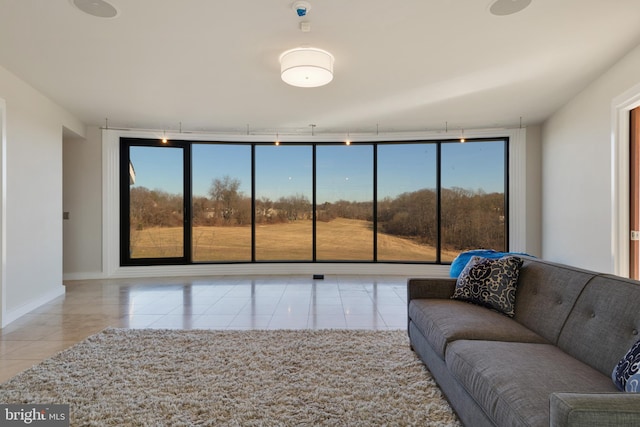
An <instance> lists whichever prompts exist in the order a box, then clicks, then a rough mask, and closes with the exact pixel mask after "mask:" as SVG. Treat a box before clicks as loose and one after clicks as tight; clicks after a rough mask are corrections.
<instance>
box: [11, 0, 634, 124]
mask: <svg viewBox="0 0 640 427" xmlns="http://www.w3.org/2000/svg"><path fill="white" fill-rule="evenodd" d="M109 1H110V3H111V4H112V5H113V6H115V7H116V8H117V9H118V11H119V15H118V16H117V17H116V18H113V19H102V18H96V17H93V16H89V15H87V14H84V13H82V12H80V11H79V10H78V9H76V8H75V7H74V6H73V5H72V2H71V1H70V0H0V65H1V66H3V67H5V68H6V69H8V70H9V71H11V72H13V73H14V74H16V75H17V76H19V77H20V78H22V79H23V80H25V81H26V82H28V83H29V84H31V85H32V86H34V87H35V88H37V89H38V90H40V91H41V92H43V93H44V94H46V95H47V96H49V97H50V98H51V99H53V100H54V101H55V102H57V103H58V104H59V105H61V106H63V107H65V108H66V109H68V110H69V111H70V112H71V113H73V114H74V115H76V116H77V117H78V118H80V119H81V120H82V121H84V122H85V123H86V124H89V125H98V126H102V125H104V124H105V118H108V120H109V121H108V123H109V126H110V127H133V128H149V129H178V127H179V126H180V123H181V124H182V128H183V130H193V131H220V132H236V131H238V132H240V131H245V130H246V129H247V126H249V128H250V130H251V131H261V132H280V133H281V134H286V133H288V132H292V133H296V132H306V131H308V130H309V124H315V125H316V126H317V127H316V132H354V133H355V132H369V131H372V130H376V128H378V129H379V130H380V131H381V132H385V131H418V130H440V129H443V128H444V127H445V124H446V125H447V126H448V127H449V128H450V129H454V128H465V129H472V128H475V129H478V128H492V127H513V126H517V125H518V124H519V122H520V118H521V117H522V122H523V124H525V125H526V124H533V123H540V122H542V121H543V120H544V119H546V118H547V117H549V115H550V114H552V113H553V112H554V111H555V110H557V109H558V108H559V107H560V106H562V105H563V104H564V103H566V102H567V101H568V100H570V99H571V98H572V97H574V96H575V95H576V94H577V93H578V92H579V91H580V90H582V89H583V88H584V87H585V85H586V84H588V83H589V82H590V81H592V80H593V79H594V78H595V77H597V76H598V75H599V74H601V73H602V72H603V71H605V70H606V69H607V68H608V67H610V66H611V65H612V64H613V63H614V62H615V61H617V60H618V59H620V58H621V57H622V56H623V55H624V54H625V53H626V52H628V51H629V50H630V49H631V48H633V47H634V46H636V45H637V44H638V43H640V25H639V22H640V21H639V18H640V1H638V0H533V1H532V3H531V5H530V6H529V7H528V8H526V9H524V10H523V11H521V12H519V13H517V14H514V15H510V16H495V15H492V14H491V13H490V12H489V7H490V6H491V4H492V3H493V0H402V1H400V0H310V2H311V5H312V9H311V10H310V12H309V13H308V15H307V16H306V17H305V18H304V20H306V21H308V22H310V23H311V32H310V33H303V32H301V31H300V29H299V23H300V21H302V20H303V18H299V17H298V16H297V15H296V14H295V12H294V11H293V10H292V9H291V6H292V3H293V0H242V1H239V0H179V1H178V0H109ZM301 45H305V46H313V47H318V48H322V49H326V50H328V51H330V52H331V53H333V55H334V56H335V68H334V69H335V78H334V80H333V82H331V83H330V84H329V85H327V86H324V87H320V88H308V89H302V88H295V87H291V86H288V85H286V84H285V83H283V82H282V81H281V80H280V76H279V74H280V68H279V67H280V66H279V62H278V56H279V55H280V53H281V52H283V51H285V50H287V49H290V48H294V47H298V46H301ZM0 96H1V94H0Z"/></svg>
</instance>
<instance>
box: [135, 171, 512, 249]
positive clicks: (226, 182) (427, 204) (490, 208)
mask: <svg viewBox="0 0 640 427" xmlns="http://www.w3.org/2000/svg"><path fill="white" fill-rule="evenodd" d="M208 196H209V197H203V196H194V197H193V198H192V224H193V225H194V226H247V225H250V224H251V217H252V215H251V196H250V195H246V194H244V193H243V192H241V191H240V181H239V180H237V179H235V178H231V177H229V176H225V177H223V178H216V179H214V180H213V181H212V183H211V186H210V188H209V191H208ZM182 205H183V199H182V196H180V195H175V194H169V193H167V192H164V191H160V190H149V189H147V188H145V187H131V189H130V225H131V227H132V228H133V229H138V230H142V229H144V228H147V227H176V226H182V225H183V214H182ZM437 206H438V197H437V192H436V191H435V189H422V190H418V191H413V192H406V193H402V194H400V195H398V196H396V197H393V198H392V197H387V198H384V199H381V200H379V201H378V212H377V214H378V231H379V232H382V233H386V234H390V235H395V236H399V237H403V238H406V239H410V240H412V241H415V242H417V243H420V244H425V245H431V246H435V245H436V243H437V238H438V218H437ZM312 209H313V207H312V203H311V201H310V200H309V199H308V198H307V197H306V196H304V195H301V194H294V195H291V196H287V197H280V198H279V199H277V200H271V199H268V198H264V197H263V198H260V199H256V201H255V222H256V224H279V223H287V222H292V221H301V220H311V219H312V217H313V210H312ZM440 209H441V216H440V228H441V229H442V235H441V242H442V245H443V247H444V248H447V249H456V250H464V249H469V248H492V249H497V250H504V249H505V246H506V243H505V236H506V234H505V229H506V227H505V197H504V194H503V193H485V192H483V191H481V190H475V191H474V190H468V189H462V188H448V189H442V190H441V192H440ZM316 218H317V220H318V221H331V220H333V219H336V218H348V219H357V220H363V221H370V222H373V202H354V201H347V200H338V201H335V202H326V203H322V204H319V205H318V206H317V209H316Z"/></svg>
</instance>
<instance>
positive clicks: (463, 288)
mask: <svg viewBox="0 0 640 427" xmlns="http://www.w3.org/2000/svg"><path fill="white" fill-rule="evenodd" d="M522 263H523V261H522V259H521V258H518V257H516V256H505V257H502V258H499V259H489V258H484V257H479V256H473V257H471V259H470V260H469V262H468V263H467V265H466V266H465V267H464V269H463V270H462V272H461V273H460V276H459V277H458V280H457V282H456V289H455V291H454V293H453V296H452V297H451V298H452V299H457V300H461V301H467V302H471V303H473V304H478V305H482V306H484V307H487V308H491V309H493V310H497V311H499V312H500V313H503V314H506V315H507V316H509V317H513V316H514V315H515V302H516V288H517V286H518V276H519V274H520V267H522Z"/></svg>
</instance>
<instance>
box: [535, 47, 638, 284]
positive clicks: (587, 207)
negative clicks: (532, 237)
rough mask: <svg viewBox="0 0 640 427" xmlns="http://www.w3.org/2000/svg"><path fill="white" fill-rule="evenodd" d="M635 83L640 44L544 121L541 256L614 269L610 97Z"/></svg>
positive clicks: (613, 271)
mask: <svg viewBox="0 0 640 427" xmlns="http://www.w3.org/2000/svg"><path fill="white" fill-rule="evenodd" d="M638 83H640V46H638V47H636V48H635V49H633V50H632V51H631V52H629V53H628V54H627V55H626V56H625V57H624V58H622V59H621V60H620V61H619V62H618V63H617V64H615V65H614V66H613V67H611V68H610V69H609V70H608V71H606V72H605V73H604V74H603V75H602V76H601V77H600V78H598V79H596V80H595V81H594V82H592V83H591V84H590V85H589V86H588V87H587V88H586V89H585V90H583V91H582V92H581V93H580V94H579V95H577V96H576V97H575V98H574V99H573V100H571V102H569V103H568V104H567V105H565V106H564V107H563V108H561V109H560V110H559V111H558V112H557V113H555V114H554V115H553V116H552V117H551V118H550V119H549V120H548V121H547V122H546V123H545V124H544V126H543V132H542V140H543V146H542V153H543V157H542V165H543V166H542V168H543V169H542V176H543V178H542V194H543V202H542V225H543V234H542V242H543V248H542V255H543V257H544V258H547V259H551V260H554V261H559V262H563V263H568V264H572V265H575V266H579V267H584V268H588V269H592V270H597V271H603V272H609V273H615V268H614V254H613V253H612V251H613V246H614V245H613V243H614V242H613V235H612V227H613V221H614V216H615V211H612V200H613V198H614V195H615V194H614V189H613V182H612V172H615V171H612V145H611V141H612V126H613V123H612V102H613V100H614V99H615V98H616V97H618V96H619V95H620V94H622V93H624V92H626V91H628V90H629V89H630V88H631V87H633V86H635V85H637V84H638Z"/></svg>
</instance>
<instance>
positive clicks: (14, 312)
mask: <svg viewBox="0 0 640 427" xmlns="http://www.w3.org/2000/svg"><path fill="white" fill-rule="evenodd" d="M64 292H65V288H64V286H60V287H57V288H56V289H55V290H52V291H50V292H47V293H46V294H44V295H41V296H40V297H39V298H37V299H35V300H33V301H30V302H28V303H26V304H24V305H22V306H20V307H18V308H15V309H7V311H6V313H5V315H4V316H2V328H4V327H5V326H7V325H9V324H10V323H11V322H14V321H16V320H18V319H19V318H20V317H22V316H24V315H25V314H27V313H29V312H30V311H33V310H35V309H36V308H38V307H40V306H42V305H44V304H46V303H48V302H51V301H52V300H54V299H56V298H58V297H60V296H62V295H64Z"/></svg>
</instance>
